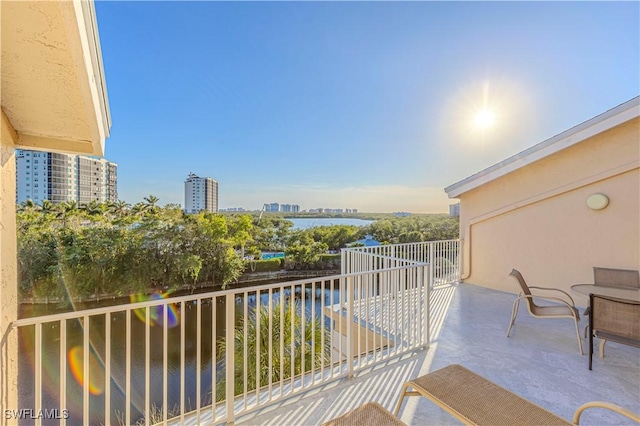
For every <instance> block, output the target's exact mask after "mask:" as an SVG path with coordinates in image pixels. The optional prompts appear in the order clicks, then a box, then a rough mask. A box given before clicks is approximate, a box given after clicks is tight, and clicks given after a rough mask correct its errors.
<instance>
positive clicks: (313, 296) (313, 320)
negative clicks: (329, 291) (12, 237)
mask: <svg viewBox="0 0 640 426" xmlns="http://www.w3.org/2000/svg"><path fill="white" fill-rule="evenodd" d="M315 383H316V282H315V281H314V282H312V283H311V383H310V385H311V386H313V385H314V384H315Z"/></svg>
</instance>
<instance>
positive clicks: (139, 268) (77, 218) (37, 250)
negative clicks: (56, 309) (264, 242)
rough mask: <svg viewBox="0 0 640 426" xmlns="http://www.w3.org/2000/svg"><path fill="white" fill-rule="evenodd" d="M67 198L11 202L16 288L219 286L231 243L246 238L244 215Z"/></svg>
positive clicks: (49, 292)
mask: <svg viewBox="0 0 640 426" xmlns="http://www.w3.org/2000/svg"><path fill="white" fill-rule="evenodd" d="M157 201H158V199H157V198H156V197H153V196H150V197H147V198H145V200H144V201H143V202H141V203H138V204H136V205H134V206H129V205H127V204H126V203H122V202H118V203H97V202H93V203H90V204H88V205H86V206H82V207H78V206H77V205H76V204H75V203H73V202H71V203H61V204H56V205H52V204H51V203H49V202H48V201H45V202H44V203H43V204H42V205H35V204H33V203H30V202H26V203H24V204H22V205H20V206H19V209H18V214H17V221H18V264H19V286H20V290H21V293H22V294H23V295H35V296H48V297H56V296H57V297H61V296H64V292H68V293H69V295H70V296H87V295H92V294H114V295H122V294H127V293H131V292H137V291H145V290H149V289H162V290H167V289H173V288H176V287H178V286H185V285H186V286H195V285H196V283H200V282H207V283H213V284H218V285H222V286H225V285H227V284H228V283H230V282H232V281H234V280H236V279H237V278H238V276H239V275H240V274H241V273H242V272H243V269H244V265H243V262H242V259H241V257H240V255H239V254H238V252H237V250H235V248H242V247H243V246H244V245H245V244H247V242H248V241H249V240H250V238H251V237H250V229H251V228H252V226H253V225H252V223H251V219H250V218H241V217H240V218H234V217H223V216H220V215H216V214H211V213H200V214H197V215H185V214H184V213H183V212H182V210H181V209H180V207H179V206H177V205H168V206H166V207H164V208H160V207H158V206H157Z"/></svg>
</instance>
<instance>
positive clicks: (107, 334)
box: [60, 312, 111, 425]
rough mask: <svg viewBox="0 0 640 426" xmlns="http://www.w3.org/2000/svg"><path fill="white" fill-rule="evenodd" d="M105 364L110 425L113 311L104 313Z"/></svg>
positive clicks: (106, 415)
mask: <svg viewBox="0 0 640 426" xmlns="http://www.w3.org/2000/svg"><path fill="white" fill-rule="evenodd" d="M65 331H66V330H65ZM65 338H66V334H65ZM61 341H62V339H61ZM104 364H105V365H104V381H105V383H104V387H105V389H104V424H105V425H109V424H111V312H107V313H105V314H104ZM60 386H62V384H60Z"/></svg>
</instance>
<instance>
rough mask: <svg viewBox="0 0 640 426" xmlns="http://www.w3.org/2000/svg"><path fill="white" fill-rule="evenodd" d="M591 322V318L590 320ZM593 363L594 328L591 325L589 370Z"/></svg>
mask: <svg viewBox="0 0 640 426" xmlns="http://www.w3.org/2000/svg"><path fill="white" fill-rule="evenodd" d="M589 323H591V320H589ZM592 365H593V330H592V329H591V327H589V370H591V367H592Z"/></svg>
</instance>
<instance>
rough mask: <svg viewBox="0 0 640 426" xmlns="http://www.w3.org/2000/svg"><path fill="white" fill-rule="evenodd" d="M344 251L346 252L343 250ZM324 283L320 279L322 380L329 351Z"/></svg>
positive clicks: (322, 379) (321, 379)
mask: <svg viewBox="0 0 640 426" xmlns="http://www.w3.org/2000/svg"><path fill="white" fill-rule="evenodd" d="M343 253H345V252H344V251H343ZM343 259H344V257H343ZM324 283H325V280H322V281H320V327H321V328H320V345H321V349H322V358H320V381H324V358H325V354H326V353H327V348H326V347H325V345H326V344H327V340H326V337H325V329H326V328H327V327H325V320H324V313H325V303H324V300H325V297H326V296H325V294H324ZM329 356H331V355H329Z"/></svg>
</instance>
